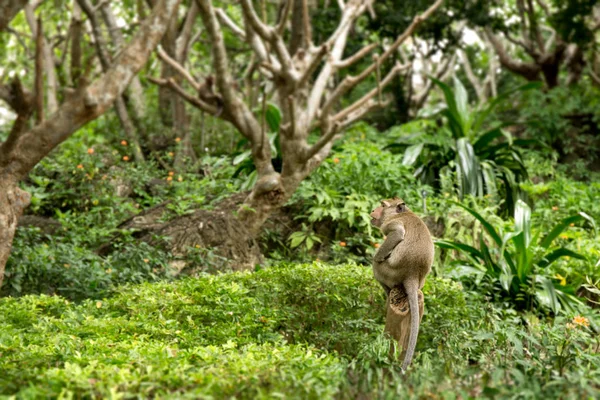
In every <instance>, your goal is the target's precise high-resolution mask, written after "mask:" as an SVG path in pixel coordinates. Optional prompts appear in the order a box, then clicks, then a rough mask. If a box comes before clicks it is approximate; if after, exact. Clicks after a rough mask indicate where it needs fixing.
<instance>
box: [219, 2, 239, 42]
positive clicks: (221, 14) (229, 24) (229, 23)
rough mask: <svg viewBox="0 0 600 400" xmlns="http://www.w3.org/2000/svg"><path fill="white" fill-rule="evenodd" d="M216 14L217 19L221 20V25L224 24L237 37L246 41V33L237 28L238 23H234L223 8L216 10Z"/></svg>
mask: <svg viewBox="0 0 600 400" xmlns="http://www.w3.org/2000/svg"><path fill="white" fill-rule="evenodd" d="M215 13H216V14H217V17H218V18H219V20H220V21H221V23H223V24H224V25H225V26H226V27H228V28H229V29H231V31H232V32H233V33H234V34H235V35H236V36H237V37H239V38H240V39H242V40H246V33H245V32H244V30H243V29H242V28H240V27H239V26H237V25H236V23H235V22H233V20H232V19H231V18H229V16H228V15H227V13H226V12H225V11H224V10H223V9H222V8H215Z"/></svg>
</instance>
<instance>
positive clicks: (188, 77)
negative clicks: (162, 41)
mask: <svg viewBox="0 0 600 400" xmlns="http://www.w3.org/2000/svg"><path fill="white" fill-rule="evenodd" d="M156 53H157V54H158V56H159V57H160V59H161V60H163V61H164V62H166V63H167V64H169V65H170V66H171V67H172V68H173V69H174V70H175V71H177V72H178V73H179V74H180V75H181V76H182V77H183V78H185V80H186V81H188V82H189V83H190V85H192V87H193V88H194V90H196V92H197V91H198V90H199V89H200V84H199V83H198V82H196V80H195V79H194V78H193V77H192V75H191V74H190V73H189V72H188V71H187V70H186V69H185V68H184V67H183V66H182V65H181V64H179V63H178V62H177V61H175V60H174V59H172V58H171V57H169V55H168V54H167V53H166V52H165V51H164V50H163V48H162V46H160V45H158V46H157V47H156Z"/></svg>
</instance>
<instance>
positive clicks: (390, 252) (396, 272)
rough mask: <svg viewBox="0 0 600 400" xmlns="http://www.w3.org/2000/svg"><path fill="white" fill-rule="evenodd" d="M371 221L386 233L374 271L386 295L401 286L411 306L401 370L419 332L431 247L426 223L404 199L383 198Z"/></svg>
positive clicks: (408, 361) (409, 355)
mask: <svg viewBox="0 0 600 400" xmlns="http://www.w3.org/2000/svg"><path fill="white" fill-rule="evenodd" d="M371 218H372V219H371V224H372V225H373V226H375V227H377V228H379V229H380V230H381V232H382V233H383V234H384V235H386V239H385V240H384V242H383V244H382V245H381V246H380V247H379V249H378V250H377V252H376V253H375V256H374V261H373V274H374V275H375V279H377V281H378V282H379V283H380V284H381V286H382V287H383V289H384V290H385V293H386V298H388V297H389V294H390V291H391V290H392V288H394V287H396V286H400V285H402V286H403V287H404V290H405V292H406V294H407V296H408V304H409V306H410V315H411V320H410V336H409V340H408V348H407V349H406V356H405V358H404V361H403V363H402V370H404V371H405V370H406V368H407V367H408V366H409V365H410V362H411V360H412V357H413V354H414V352H415V347H416V345H417V336H418V335H419V322H420V317H419V301H418V292H419V289H421V288H422V287H423V285H424V284H425V277H426V276H427V274H429V272H430V271H431V265H432V264H433V257H434V247H433V241H432V240H431V234H430V233H429V229H428V228H427V225H425V223H424V222H423V221H422V220H421V219H420V218H419V217H418V216H417V215H415V214H414V213H413V212H412V211H411V210H410V209H409V208H408V207H407V206H406V203H405V202H404V200H402V199H398V198H394V199H390V200H383V201H382V202H381V206H380V207H377V208H376V209H375V210H373V212H372V213H371Z"/></svg>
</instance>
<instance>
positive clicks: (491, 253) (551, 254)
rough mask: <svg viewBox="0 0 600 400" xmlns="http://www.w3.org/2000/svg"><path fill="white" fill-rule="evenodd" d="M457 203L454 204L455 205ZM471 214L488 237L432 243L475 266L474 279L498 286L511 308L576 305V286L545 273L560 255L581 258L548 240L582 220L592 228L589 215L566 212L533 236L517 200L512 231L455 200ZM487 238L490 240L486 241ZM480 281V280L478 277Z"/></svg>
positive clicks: (528, 216) (523, 205)
mask: <svg viewBox="0 0 600 400" xmlns="http://www.w3.org/2000/svg"><path fill="white" fill-rule="evenodd" d="M457 204H458V203H457ZM458 205H459V206H461V207H462V208H464V209H465V210H466V211H467V212H468V213H469V214H471V215H472V216H473V217H475V218H476V219H477V220H478V221H479V222H480V223H481V225H482V227H483V229H484V230H485V231H486V233H487V235H488V237H489V239H490V240H486V239H485V238H484V236H483V234H481V235H480V236H479V248H476V247H475V244H474V246H470V245H467V244H464V243H459V242H454V241H449V240H437V241H436V244H437V246H438V247H441V248H443V249H452V250H457V251H458V252H460V253H462V254H463V255H465V256H466V257H467V259H468V261H469V263H470V264H471V265H472V266H474V267H475V272H476V274H477V275H479V277H480V278H483V277H487V278H488V279H490V280H491V281H492V282H493V287H494V290H495V289H496V288H498V287H499V288H500V289H501V293H502V295H503V297H505V298H507V299H508V300H509V301H511V302H512V303H514V305H515V306H516V307H517V308H533V307H534V306H538V305H541V306H544V307H547V308H549V309H551V310H552V311H553V312H555V313H556V312H558V311H559V310H560V309H561V306H563V307H565V308H568V309H571V308H573V305H574V304H576V303H581V302H580V300H579V299H577V297H575V293H576V291H577V289H579V288H578V287H577V286H575V285H572V284H568V283H567V282H566V280H564V279H557V280H552V279H551V278H550V277H549V274H548V273H547V272H546V271H547V269H548V267H549V266H550V265H551V264H552V263H553V262H554V261H556V260H558V259H560V258H562V257H572V258H577V259H581V260H585V259H586V258H585V257H584V256H583V255H581V254H579V253H576V252H574V251H572V250H570V249H568V248H566V247H562V246H561V247H558V248H552V247H551V246H552V244H553V243H554V240H555V239H556V238H557V237H558V236H559V235H560V234H561V233H562V232H563V231H564V230H565V229H566V228H567V227H569V226H570V225H571V224H574V223H575V222H578V221H583V220H587V221H588V222H590V224H591V225H592V226H593V227H594V230H595V229H596V225H595V222H594V219H593V218H592V217H590V216H589V215H588V214H586V213H584V212H580V213H578V214H575V215H572V216H569V217H567V218H565V219H563V220H562V221H561V222H559V223H558V224H557V225H556V226H555V227H554V228H553V229H552V230H551V231H550V232H549V233H548V234H546V235H545V236H544V237H543V238H541V239H539V237H540V232H535V231H533V230H532V227H531V209H530V208H529V206H528V205H527V204H526V203H525V202H523V201H522V200H517V202H516V204H515V213H514V227H513V230H512V232H507V233H504V234H503V233H502V231H501V230H496V229H495V228H494V227H493V226H492V224H491V223H489V222H488V221H487V220H486V219H485V218H484V217H482V216H481V214H479V213H478V212H476V211H475V210H473V209H471V208H469V207H467V206H464V205H461V204H458ZM490 242H491V243H490ZM479 281H481V279H479Z"/></svg>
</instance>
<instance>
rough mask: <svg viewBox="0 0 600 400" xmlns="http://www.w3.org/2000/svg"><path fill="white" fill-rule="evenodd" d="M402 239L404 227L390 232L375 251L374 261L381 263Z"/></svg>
mask: <svg viewBox="0 0 600 400" xmlns="http://www.w3.org/2000/svg"><path fill="white" fill-rule="evenodd" d="M403 240H404V229H398V230H394V231H392V232H390V233H389V234H388V235H387V238H386V239H385V240H384V241H383V244H382V245H381V247H379V250H377V253H375V262H377V263H382V262H384V261H385V260H387V259H388V258H389V257H390V255H391V254H392V251H393V250H394V249H395V248H396V246H398V245H399V244H400V242H402V241H403Z"/></svg>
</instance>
